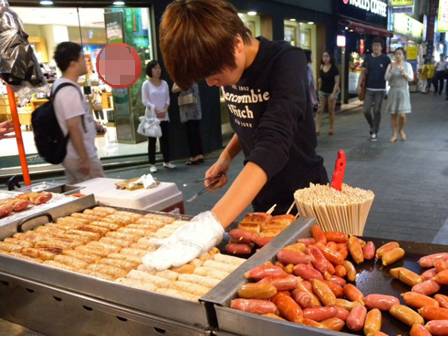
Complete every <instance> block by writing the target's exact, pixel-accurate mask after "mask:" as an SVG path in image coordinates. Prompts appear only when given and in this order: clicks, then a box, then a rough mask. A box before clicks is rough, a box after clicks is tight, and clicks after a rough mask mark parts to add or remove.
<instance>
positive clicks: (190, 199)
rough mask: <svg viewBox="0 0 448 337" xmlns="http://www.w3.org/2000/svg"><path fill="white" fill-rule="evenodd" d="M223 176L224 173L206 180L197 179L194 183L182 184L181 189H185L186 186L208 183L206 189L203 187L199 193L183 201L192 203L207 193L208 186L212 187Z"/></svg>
mask: <svg viewBox="0 0 448 337" xmlns="http://www.w3.org/2000/svg"><path fill="white" fill-rule="evenodd" d="M224 175H225V174H224V173H220V174H218V175H216V176H212V177H208V178H205V179H197V180H194V181H193V182H191V183H187V184H183V185H182V186H183V187H187V186H190V185H194V184H199V183H204V182H206V181H208V182H209V184H208V185H207V187H205V186H204V187H203V188H202V189H201V190H200V191H199V192H197V193H195V194H194V195H193V196H192V197H190V198H188V199H187V200H185V201H186V202H188V203H190V202H193V201H194V200H196V199H197V198H198V197H199V196H201V195H202V194H204V193H205V192H207V191H208V188H209V187H210V186H213V185H214V184H216V183H217V182H218V179H219V178H221V177H222V176H224Z"/></svg>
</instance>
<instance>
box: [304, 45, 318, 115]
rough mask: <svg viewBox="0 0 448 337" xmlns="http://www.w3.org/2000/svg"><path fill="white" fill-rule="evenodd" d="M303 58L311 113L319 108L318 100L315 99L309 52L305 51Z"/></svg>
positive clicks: (314, 82) (315, 90)
mask: <svg viewBox="0 0 448 337" xmlns="http://www.w3.org/2000/svg"><path fill="white" fill-rule="evenodd" d="M305 57H306V62H307V65H308V66H307V68H306V74H307V78H308V94H309V95H310V100H311V104H312V106H313V112H317V109H318V108H319V99H318V97H317V89H316V81H315V79H314V75H313V68H312V67H313V64H312V60H311V50H305Z"/></svg>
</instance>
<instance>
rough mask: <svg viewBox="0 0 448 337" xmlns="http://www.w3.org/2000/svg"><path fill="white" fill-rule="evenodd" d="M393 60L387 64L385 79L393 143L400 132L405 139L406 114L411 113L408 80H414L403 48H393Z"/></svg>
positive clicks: (387, 109)
mask: <svg viewBox="0 0 448 337" xmlns="http://www.w3.org/2000/svg"><path fill="white" fill-rule="evenodd" d="M394 54H395V62H393V63H391V64H389V66H388V67H387V70H386V75H385V78H386V81H389V85H390V90H389V94H388V95H387V103H386V111H388V112H389V113H390V114H391V118H392V131H393V134H392V138H391V139H390V141H391V142H392V143H395V142H396V141H397V139H398V133H400V137H401V140H403V141H404V140H406V139H407V136H406V133H405V132H404V126H405V124H406V115H407V114H409V113H411V97H410V94H409V82H410V81H412V80H414V71H413V70H412V66H411V64H410V63H408V62H406V52H405V51H404V49H403V48H397V49H396V50H395V53H394Z"/></svg>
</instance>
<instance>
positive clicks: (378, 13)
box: [333, 0, 388, 28]
mask: <svg viewBox="0 0 448 337" xmlns="http://www.w3.org/2000/svg"><path fill="white" fill-rule="evenodd" d="M333 3H334V11H335V12H336V13H338V14H339V15H341V16H344V17H347V18H353V19H356V20H358V21H361V22H363V23H365V24H370V25H374V26H379V27H381V28H387V10H388V6H387V0H336V1H333Z"/></svg>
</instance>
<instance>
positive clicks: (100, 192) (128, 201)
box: [76, 178, 183, 211]
mask: <svg viewBox="0 0 448 337" xmlns="http://www.w3.org/2000/svg"><path fill="white" fill-rule="evenodd" d="M120 181H123V180H121V179H111V178H95V179H91V180H87V181H84V182H82V183H80V184H77V185H76V186H79V187H80V188H81V193H82V194H94V195H95V199H96V200H97V201H99V202H101V203H102V204H104V205H108V206H112V207H114V206H115V207H125V208H131V209H137V210H145V211H163V210H165V209H167V208H169V207H172V206H174V205H177V204H178V203H180V202H182V201H183V195H182V192H180V191H179V189H178V188H177V186H176V184H175V183H167V182H161V183H160V185H159V186H157V187H155V188H150V189H139V190H134V191H128V190H119V189H117V188H116V186H115V183H117V182H120Z"/></svg>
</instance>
